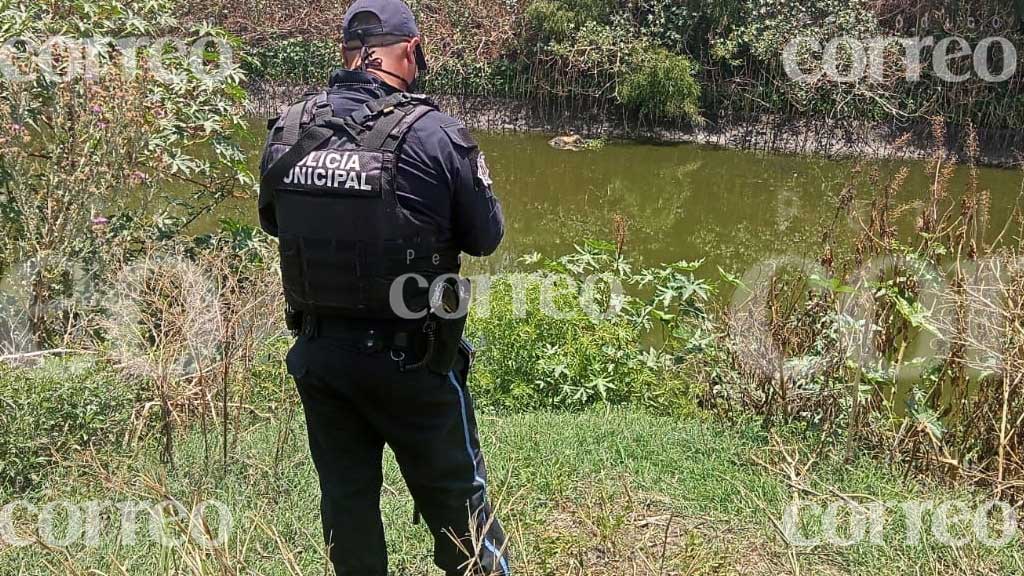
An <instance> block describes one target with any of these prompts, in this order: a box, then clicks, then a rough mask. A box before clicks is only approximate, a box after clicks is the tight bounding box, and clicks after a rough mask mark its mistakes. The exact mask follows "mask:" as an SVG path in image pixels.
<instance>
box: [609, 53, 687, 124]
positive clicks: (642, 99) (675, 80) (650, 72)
mask: <svg viewBox="0 0 1024 576" xmlns="http://www.w3.org/2000/svg"><path fill="white" fill-rule="evenodd" d="M616 97H617V98H618V99H619V101H620V102H622V104H624V105H625V106H626V107H628V108H630V109H632V110H635V111H637V112H638V113H640V114H643V115H646V116H651V117H654V118H660V119H665V120H696V119H697V118H699V116H700V111H699V105H700V104H699V103H700V86H699V85H698V84H697V81H696V80H695V79H694V63H693V61H692V60H690V59H689V58H687V57H686V56H679V55H676V54H672V53H670V52H668V51H667V50H664V49H662V48H658V49H656V50H653V51H652V52H651V53H649V54H648V55H646V56H645V57H642V58H641V59H640V60H639V61H638V62H637V63H636V65H635V66H634V67H631V68H628V69H626V70H625V72H624V74H623V76H622V78H621V79H620V80H619V84H618V90H617V91H616Z"/></svg>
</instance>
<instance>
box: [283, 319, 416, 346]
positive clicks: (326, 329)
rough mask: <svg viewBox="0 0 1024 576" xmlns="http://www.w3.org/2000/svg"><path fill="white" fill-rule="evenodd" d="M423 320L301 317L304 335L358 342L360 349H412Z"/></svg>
mask: <svg viewBox="0 0 1024 576" xmlns="http://www.w3.org/2000/svg"><path fill="white" fill-rule="evenodd" d="M423 326H424V322H423V321H409V322H388V321H379V320H378V321H368V320H355V319H351V318H341V317H332V316H315V317H312V318H306V319H304V321H303V323H302V331H301V332H300V334H301V335H303V336H313V337H326V338H336V339H339V340H344V341H347V342H352V343H354V344H357V345H358V346H359V348H360V350H362V351H363V352H366V353H373V352H380V351H383V350H398V351H403V352H408V351H412V350H414V349H415V348H416V345H417V343H418V342H420V341H422V339H424V338H425V334H424V330H423Z"/></svg>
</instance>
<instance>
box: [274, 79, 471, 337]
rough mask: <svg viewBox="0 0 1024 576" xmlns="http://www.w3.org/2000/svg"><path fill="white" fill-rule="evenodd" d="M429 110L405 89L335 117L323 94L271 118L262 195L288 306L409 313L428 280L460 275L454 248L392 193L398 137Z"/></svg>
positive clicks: (340, 312) (369, 314) (334, 312)
mask: <svg viewBox="0 0 1024 576" xmlns="http://www.w3.org/2000/svg"><path fill="white" fill-rule="evenodd" d="M434 109H435V108H434V106H433V104H432V103H431V102H430V101H429V100H427V99H426V98H425V97H420V96H413V95H409V94H404V93H403V94H395V95H392V96H388V97H386V98H382V99H379V100H374V101H372V102H369V103H367V104H365V105H363V107H362V108H361V109H360V110H359V111H357V112H356V113H355V114H353V115H351V116H349V117H347V118H336V117H334V115H333V112H332V110H331V105H330V103H329V102H328V100H327V95H326V93H321V94H319V95H317V96H316V97H314V98H309V99H307V100H305V101H303V102H299V103H297V104H294V105H292V106H291V107H290V108H289V109H288V111H287V112H286V113H285V114H284V115H283V116H282V118H281V121H279V122H277V124H276V126H275V128H274V130H273V132H272V134H271V135H270V146H271V149H270V150H271V151H270V154H271V156H270V160H272V162H271V163H270V164H269V166H268V167H267V168H266V169H265V170H264V172H263V174H262V181H261V184H260V196H261V204H264V201H265V200H269V201H271V202H273V204H274V207H275V211H276V215H277V224H278V236H279V238H280V250H281V276H282V280H283V283H284V290H285V297H286V299H287V301H288V304H289V305H290V306H291V307H292V308H294V309H295V310H300V311H303V312H306V313H311V314H319V315H329V316H341V317H351V318H360V319H383V320H391V319H399V318H405V319H409V316H403V315H402V314H404V312H402V311H403V310H408V311H412V312H417V313H419V312H422V311H423V310H424V309H425V308H426V307H427V293H428V291H427V285H430V284H432V283H433V282H434V280H435V279H437V278H438V277H439V276H442V275H447V274H457V273H458V272H459V251H458V249H456V248H455V247H454V246H452V245H451V244H448V243H440V242H438V240H437V238H438V231H437V230H434V229H433V228H432V227H431V226H429V225H427V224H421V223H419V222H418V221H417V220H416V219H414V218H412V217H411V216H410V215H409V214H408V213H407V212H406V211H405V210H404V209H403V208H402V207H401V206H399V204H398V201H397V200H396V196H395V187H396V183H397V178H396V167H397V163H398V161H399V155H400V153H401V147H402V144H403V141H404V138H405V135H406V133H407V132H408V131H409V129H410V128H411V127H412V126H413V124H415V123H416V122H417V121H418V120H420V119H421V118H422V117H423V116H424V115H425V114H427V113H428V112H430V111H431V110H434ZM409 275H411V276H409ZM403 278H404V281H402V282H400V283H397V284H396V282H398V281H399V280H400V279H403ZM395 286H397V288H394V287H395Z"/></svg>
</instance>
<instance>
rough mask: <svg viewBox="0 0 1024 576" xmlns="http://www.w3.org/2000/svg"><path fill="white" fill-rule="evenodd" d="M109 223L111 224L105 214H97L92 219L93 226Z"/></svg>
mask: <svg viewBox="0 0 1024 576" xmlns="http://www.w3.org/2000/svg"><path fill="white" fill-rule="evenodd" d="M107 224H110V220H109V219H108V218H105V217H103V216H96V217H95V218H93V219H92V225H93V226H106V225H107Z"/></svg>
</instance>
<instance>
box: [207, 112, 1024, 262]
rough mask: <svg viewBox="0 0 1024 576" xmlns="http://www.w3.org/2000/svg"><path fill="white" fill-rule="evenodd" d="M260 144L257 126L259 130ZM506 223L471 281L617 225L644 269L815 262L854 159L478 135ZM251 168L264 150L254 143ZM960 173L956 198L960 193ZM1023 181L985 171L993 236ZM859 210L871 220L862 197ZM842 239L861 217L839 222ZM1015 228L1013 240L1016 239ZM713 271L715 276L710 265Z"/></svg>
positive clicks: (247, 205)
mask: <svg viewBox="0 0 1024 576" xmlns="http://www.w3.org/2000/svg"><path fill="white" fill-rule="evenodd" d="M254 133H255V134H257V136H256V138H257V139H258V138H259V137H260V136H259V135H260V132H259V130H258V129H254ZM477 136H478V140H479V141H480V145H481V147H482V149H483V150H484V152H485V153H486V156H487V163H488V165H489V166H490V168H491V173H492V177H493V178H494V181H495V185H494V188H495V191H496V193H497V194H498V196H499V198H500V199H501V201H502V204H503V206H504V209H505V215H506V218H507V222H508V231H507V235H506V240H505V243H504V245H503V246H502V248H501V249H500V250H499V252H498V253H497V254H495V255H494V256H492V257H490V258H487V259H483V260H474V261H473V262H471V263H470V264H469V268H470V269H471V270H472V271H473V272H474V273H478V272H482V271H485V270H489V271H492V272H494V271H502V270H508V269H509V268H511V267H513V266H515V265H516V259H517V258H518V257H520V256H522V255H524V254H528V253H531V252H535V251H537V252H541V253H544V254H545V255H551V256H556V255H560V254H563V253H566V252H568V251H571V250H572V247H573V244H574V243H579V242H581V241H582V240H584V239H587V238H599V239H606V240H610V239H612V238H613V230H614V224H613V222H614V219H615V217H616V215H620V216H622V217H624V218H625V219H626V221H627V222H628V236H627V240H626V252H627V253H629V254H630V255H632V256H634V257H638V258H640V259H641V260H643V261H644V262H647V263H665V262H674V261H678V260H695V259H700V258H707V260H708V263H709V265H712V266H713V265H721V266H722V267H723V268H727V269H731V270H735V271H743V270H744V269H746V268H747V267H749V266H750V265H752V264H754V263H755V262H758V261H761V260H763V259H765V258H767V257H771V256H778V255H790V256H806V257H809V258H816V257H817V256H818V254H819V250H820V234H821V230H822V227H823V225H824V222H826V221H830V220H831V218H832V214H833V210H834V206H835V198H836V196H837V195H838V194H839V193H840V191H841V190H842V189H843V187H844V185H845V183H846V182H847V181H848V178H849V174H850V171H851V169H852V168H853V166H854V162H852V161H842V162H837V161H832V160H825V159H816V158H809V157H805V156H791V155H767V154H759V153H752V152H741V151H734V150H722V149H716V148H709V147H702V146H694V145H650V144H638V143H612V144H609V145H607V146H606V147H604V148H602V149H600V150H594V151H581V152H570V151H560V150H554V149H552V148H551V147H549V146H548V144H547V140H548V138H549V137H547V136H543V135H536V134H478V135H477ZM251 149H252V155H253V159H252V162H253V166H254V167H255V165H256V164H257V162H258V160H259V158H258V157H259V152H260V146H259V142H257V141H255V140H254V141H253V142H251ZM869 165H871V166H880V167H881V170H882V172H883V173H891V172H893V171H894V170H896V169H897V168H898V167H899V166H904V165H905V166H908V167H910V170H911V173H910V177H909V178H908V180H907V183H906V185H905V186H904V187H903V192H901V193H900V194H899V195H898V196H897V202H898V203H899V204H902V205H907V206H908V208H907V209H906V211H905V212H904V216H903V222H902V225H903V226H904V227H905V228H907V229H908V230H909V228H910V226H912V223H913V221H914V218H915V215H916V213H917V212H918V207H916V206H914V205H913V202H914V201H915V200H919V199H920V195H922V194H924V193H925V192H926V191H927V190H928V186H929V183H930V182H931V176H930V175H929V174H927V173H926V168H925V164H924V163H922V162H909V161H908V162H894V161H893V162H874V163H869ZM966 178H967V174H966V170H962V171H961V172H960V173H958V174H957V176H956V178H955V179H954V182H953V186H952V190H953V191H954V193H956V192H957V191H959V190H962V189H963V186H964V183H965V182H966ZM1022 180H1024V173H1022V172H1019V171H1012V170H998V169H982V170H981V175H980V181H981V185H982V187H983V188H987V189H988V190H990V191H991V194H992V228H993V229H1001V228H1002V227H1003V225H1004V224H1006V221H1007V219H1008V217H1009V215H1010V213H1011V212H1012V208H1013V206H1014V205H1015V204H1016V202H1017V199H1018V196H1019V195H1020V194H1021V190H1022ZM870 192H871V191H869V190H861V192H860V196H859V197H858V206H859V209H858V210H859V212H860V213H861V215H862V217H863V218H864V219H865V221H866V219H867V203H868V201H869V200H870V198H869V197H868V194H869V193H870ZM222 215H227V216H231V217H235V218H240V219H242V220H246V221H249V222H255V220H256V217H255V201H254V200H249V201H241V200H239V201H233V202H232V203H231V204H230V205H227V206H225V207H224V209H223V213H222ZM841 227H842V228H845V229H846V230H847V231H850V232H852V231H854V230H856V229H858V228H859V224H858V222H857V218H851V219H848V220H844V221H843V222H842V223H841ZM1016 231H1017V229H1016V228H1015V227H1014V228H1013V230H1012V232H1016ZM711 270H714V268H713V267H712V268H711Z"/></svg>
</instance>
